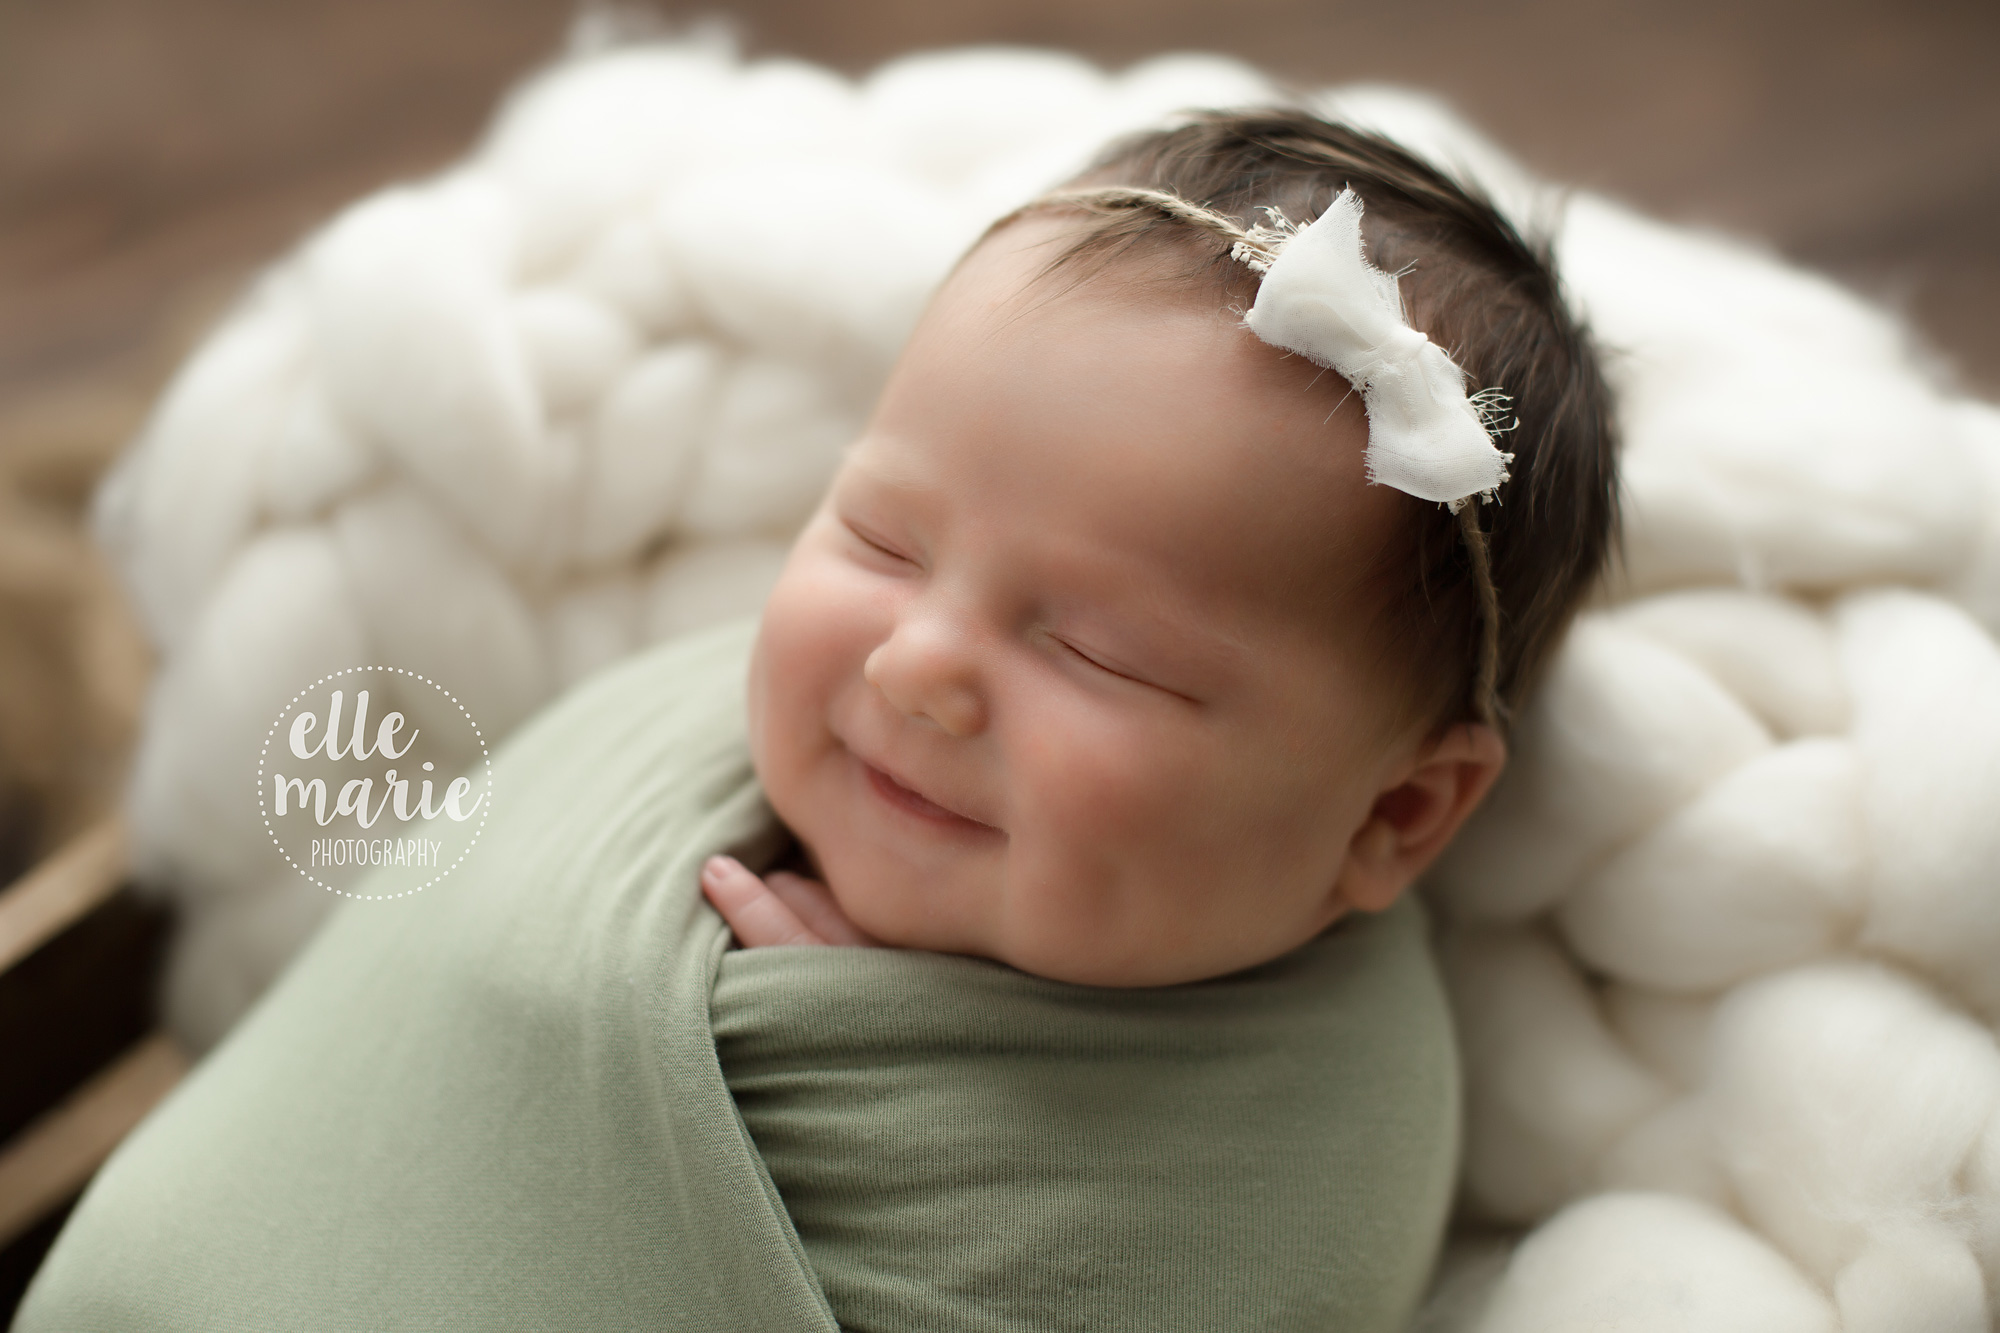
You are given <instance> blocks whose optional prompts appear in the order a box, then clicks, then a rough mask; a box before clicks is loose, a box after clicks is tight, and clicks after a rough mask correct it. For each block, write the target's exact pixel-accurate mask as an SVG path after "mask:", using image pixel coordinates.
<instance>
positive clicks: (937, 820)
mask: <svg viewBox="0 0 2000 1333" xmlns="http://www.w3.org/2000/svg"><path fill="white" fill-rule="evenodd" d="M855 758H856V760H857V761H858V762H859V763H860V765H861V767H862V769H863V770H864V771H865V772H866V773H867V775H868V785H869V786H871V787H873V788H874V789H875V794H876V795H878V796H880V797H881V798H882V799H883V800H885V801H887V802H888V803H889V804H891V805H893V806H895V807H897V808H898V809H900V810H903V811H906V812H908V813H909V814H912V815H915V816H917V817H918V818H919V819H924V820H928V821H930V822H931V823H934V824H939V825H943V826H944V827H947V828H959V829H963V830H966V831H971V830H975V829H976V830H978V831H980V832H984V833H996V832H998V831H999V830H997V829H995V828H994V827H993V826H992V825H991V824H982V823H980V822H979V821H978V820H976V819H972V818H969V817H968V816H965V815H961V814H959V813H958V812H957V811H956V810H948V809H946V808H945V807H944V806H941V805H939V804H938V803H937V802H936V801H933V800H931V799H930V798H929V797H927V796H925V795H923V794H922V793H921V792H915V791H912V790H910V789H909V788H908V787H905V786H904V785H903V784H902V783H900V782H898V781H896V779H894V778H892V777H890V776H889V775H888V774H887V773H885V772H883V771H882V770H881V769H879V768H877V767H875V765H873V764H871V763H869V762H868V761H867V760H866V759H862V758H861V757H860V756H859V755H856V756H855Z"/></svg>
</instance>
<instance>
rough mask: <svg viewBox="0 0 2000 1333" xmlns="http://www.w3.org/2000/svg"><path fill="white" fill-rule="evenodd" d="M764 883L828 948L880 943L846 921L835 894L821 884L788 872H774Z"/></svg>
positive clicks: (845, 915) (765, 878) (766, 877)
mask: <svg viewBox="0 0 2000 1333" xmlns="http://www.w3.org/2000/svg"><path fill="white" fill-rule="evenodd" d="M764 883H766V884H767V885H769V886H770V889H771V892H773V893H775V894H777V895H778V897H779V898H780V899H781V900H783V902H784V904H785V906H787V907H789V908H791V909H792V913H793V914H794V915H795V916H797V917H798V919H799V920H801V921H803V922H805V924H806V928H807V929H808V930H810V931H812V932H813V934H815V935H817V936H819V937H820V938H821V939H823V940H825V941H826V942H827V943H828V944H852V945H872V944H876V943H878V941H877V940H876V939H875V937H874V936H873V935H870V934H868V933H867V932H865V931H863V930H862V929H861V927H859V926H857V925H855V924H854V923H853V922H852V921H849V920H848V919H847V914H846V913H845V912H843V911H841V910H840V904H839V903H838V902H836V901H835V900H834V897H833V890H832V889H829V888H827V887H826V885H824V884H822V883H820V882H819V881H818V880H816V879H807V878H806V877H805V876H804V875H794V874H792V873H791V872H790V871H789V870H775V871H773V872H771V873H770V874H768V875H766V876H765V877H764Z"/></svg>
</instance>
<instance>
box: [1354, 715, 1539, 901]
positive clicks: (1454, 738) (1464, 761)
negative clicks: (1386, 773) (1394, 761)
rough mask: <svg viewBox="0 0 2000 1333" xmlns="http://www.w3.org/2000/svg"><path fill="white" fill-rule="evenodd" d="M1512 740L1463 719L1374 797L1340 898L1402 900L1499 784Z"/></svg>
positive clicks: (1432, 743) (1360, 831)
mask: <svg viewBox="0 0 2000 1333" xmlns="http://www.w3.org/2000/svg"><path fill="white" fill-rule="evenodd" d="M1506 764H1507V742H1506V741H1504V740H1502V739H1501V737H1500V733H1499V732H1498V731H1495V730H1494V729H1493V728H1492V727H1489V726H1487V725H1486V724H1485V723H1483V722H1461V723H1458V724H1457V725H1455V726H1453V727H1452V728H1451V729H1450V730H1448V731H1446V732H1445V733H1444V734H1443V735H1442V736H1440V737H1439V738H1438V739H1437V740H1435V741H1433V742H1431V743H1430V744H1429V745H1428V747H1427V748H1426V749H1424V750H1423V751H1421V752H1420V753H1419V754H1418V756H1417V759H1416V761H1415V764H1414V766H1413V767H1412V768H1411V769H1409V770H1408V771H1406V772H1405V773H1404V774H1403V776H1402V777H1401V779H1400V780H1399V781H1397V782H1396V783H1395V784H1394V785H1393V786H1390V787H1387V788H1385V789H1384V790H1383V791H1382V792H1381V793H1380V794H1379V795H1378V796H1376V798H1375V804H1374V806H1373V807H1372V808H1371V809H1370V810H1369V812H1368V818H1367V819H1366V820H1364V821H1363V822H1362V825H1361V827H1360V828H1359V829H1357V830H1356V831H1355V834H1354V840H1353V841H1352V842H1350V843H1349V844H1348V847H1347V861H1346V863H1345V864H1344V865H1343V866H1342V868H1341V873H1340V882H1339V884H1338V886H1337V888H1336V894H1337V896H1338V897H1339V898H1340V900H1341V901H1342V902H1343V903H1345V904H1346V905H1347V906H1348V907H1351V908H1354V909H1356V910H1358V911H1363V912H1379V911H1381V910H1383V909H1384V908H1386V907H1388V906H1389V905H1390V904H1391V903H1393V902H1395V901H1396V899H1397V897H1398V896H1400V895H1401V894H1402V892H1403V890H1405V889H1407V888H1409V887H1410V885H1411V884H1412V883H1414V882H1415V880H1416V878H1417V876H1418V875H1421V874H1422V873H1423V872H1424V868H1425V867H1426V866H1428V865H1430V863H1431V862H1432V861H1434V860H1436V859H1437V855H1438V853H1439V852H1442V851H1443V850H1444V848H1445V844H1446V843H1448V842H1450V841H1451V838H1452V835H1453V834H1454V833H1457V832H1458V827H1459V825H1461V824H1463V823H1464V822H1465V820H1466V817H1467V816H1469V815H1470V814H1471V813H1472V812H1473V810H1474V809H1476V808H1477V807H1478V805H1479V802H1480V800H1481V799H1482V798H1484V797H1485V795H1486V793H1487V790H1488V789H1489V788H1491V787H1492V786H1493V781H1494V779H1495V778H1497V777H1499V776H1500V770H1501V769H1502V768H1504V767H1505V766H1506Z"/></svg>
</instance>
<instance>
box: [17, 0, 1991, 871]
mask: <svg viewBox="0 0 2000 1333" xmlns="http://www.w3.org/2000/svg"><path fill="white" fill-rule="evenodd" d="M573 12H574V6H573V5H572V3H571V0H0V882H4V880H5V879H7V878H10V877H11V872H12V871H13V870H16V869H18V868H19V867H20V866H21V865H22V864H24V863H25V862H26V861H27V860H28V859H31V858H33V857H35V856H38V855H40V854H42V853H43V852H45V851H46V850H47V848H48V847H50V846H52V845H53V844H54V843H55V842H56V841H57V840H58V839H60V838H61V837H63V836H65V835H67V834H69V833H72V832H74V831H75V830H76V829H77V828H80V827H82V826H83V825H84V823H85V822H87V820H88V819H89V817H90V816H91V815H92V814H94V813H95V812H96V811H97V810H99V809H101V808H102V807H103V805H104V803H105V802H106V800H108V799H109V794H110V793H111V792H112V791H113V790H114V789H115V782H116V776H117V771H118V766H119V764H120V762H121V760H122V756H123V754H124V752H125V748H126V745H127V741H128V738H129V735H130V731H131V727H132V725H133V723H134V718H135V717H136V710H137V706H138V700H139V695H140V691H141V689H142V687H143V681H144V678H145V673H146V670H147V662H146V657H145V653H144V649H143V647H142V646H141V645H140V643H139V641H138V639H137V637H136V636H135V635H134V634H133V633H132V631H131V627H130V623H129V620H128V619H126V618H125V617H124V615H123V612H122V610H121V609H120V607H119V605H118V602H117V599H116V594H115V593H114V592H113V591H112V589H111V587H110V585H109V583H108V582H107V581H106V580H105V578H104V577H103V573H102V569H101V566H99V565H98V564H97V563H96V562H95V560H94V559H93V557H92V556H91V554H90V552H89V550H88V548H87V545H86V544H85V542H84V541H83V539H82V538H81V536H80V529H79V520H80V516H81V514H82V512H83V506H84V503H85V500H86V497H87V495H88V492H89V489H90V486H91V484H92V482H93V480H94V478H95V477H96V476H97V474H98V472H99V471H100V469H101V468H102V466H103V464H104V462H105V461H106V460H107V459H108V458H109V457H110V456H111V454H112V453H113V452H114V451H115V450H116V448H117V446H118V445H119V444H120V443H121V442H122V441H123V440H124V439H125V438H126V437H127V436H128V435H129V433H130V432H131V431H132V430H133V428H134V427H135V426H136V425H137V423H138V421H139V420H140V418H141V416H142V414H143V412H144V409H145V406H146V404H147V402H148V401H149V399H150V397H151V396H152V395H153V394H154V393H155V392H156V391H157V388H158V386H159V384H160V383H161V381H162V380H163V378H164V377H165V375H166V373H167V372H168V371H169V370H170V368H171V366H172V363H173V360H174V358H175V357H176V356H177V355H178V354H179V353H180V351H181V350H182V349H184V347H185V346H186V345H187V343H188V342H189V341H190V340H191V339H192V338H193V337H194V336H196V334H197V333H198V331H199V329H200V328H201V327H202V324H203V321H204V320H205V319H207V318H208V317H209V316H210V315H211V314H212V313H213V311H214V310H215V309H216V308H217V306H218V305H219V304H220V303H221V302H222V301H224V300H226V299H227V297H228V296H229V295H230V294H231V293H232V292H233V291H234V290H235V289H236V286H237V285H238V284H239V283H240V282H241V281H242V279H243V277H244V276H245V275H246V274H247V273H249V272H250V271H252V270H253V269H254V268H255V267H256V266H257V265H258V264H260V263H261V262H263V261H265V260H266V259H268V258H270V257H271V256H273V255H274V254H276V253H277V252H279V251H280V250H282V249H283V248H284V247H285V246H287V245H288V244H289V243H290V242H291V241H292V240H294V239H295V238H296V237H297V236H298V235H299V234H300V232H301V231H302V230H303V229H305V228H306V227H308V226H309V225H310V224H312V223H313V222H315V221H316V220H318V219H320V218H322V217H324V216H325V215H326V214H327V213H328V212H330V211H331V210H332V209H334V208H336V207H338V206H339V205H340V204H341V203H343V202H344V201H346V200H348V199H350V198H352V197H353V196H355V195H357V194H359V193H361V192H363V191H366V190H368V189H371V188H373V187H375V186H377V185H380V184H382V183H384V182H386V181H389V180H392V179H395V178H397V177H400V176H406V175H410V174H413V173H418V172H422V171H424V170H426V169H429V168H431V167H433V166H436V165H438V164H441V163H443V162H445V161H447V160H448V159H450V158H451V157H453V156H454V155H456V154H458V153H459V152H461V151H462V150H463V149H464V148H465V147H466V146H467V145H468V144H469V143H470V141H471V139H472V138H473V136H474V135H475V134H476V132H477V131H478V129H479V127H480V125H481V124H482V122H483V121H484V119H485V118H486V116H487V115H488V113H489V111H490V110H491V108H492V106H493V103H494V100H495V98H496V96H497V95H498V94H499V93H500V92H501V90H502V89H504V88H505V87H506V86H507V84H508V83H509V82H510V81H512V80H513V79H515V78H517V77H518V76H519V75H520V74H521V73H522V72H523V71H524V70H526V69H528V68H529V67H530V66H532V65H534V64H535V63H537V62H538V61H540V60H542V59H544V58H546V57H547V56H548V55H549V54H550V53H551V52H552V51H554V50H555V49H556V48H557V47H558V46H559V44H560V43H561V41H562V37H563V33H564V30H565V28H566V26H567V25H568V23H569V22H570V19H571V16H572V14H573ZM664 12H665V13H666V15H667V17H668V18H670V19H672V20H677V21H678V20H687V19H693V18H696V17H700V16H701V15H703V14H717V13H719V14H720V15H721V17H722V18H723V20H724V21H725V22H728V23H729V24H731V25H733V26H734V27H735V29H736V30H737V32H738V33H739V34H740V36H741V38H742V40H743V42H744V44H745V45H746V47H747V48H748V49H749V50H751V51H753V52H760V53H761V52H783V53H789V54H796V55H800V56H804V57H807V58H810V59H813V60H818V61H822V62H827V63H830V64H833V65H836V66H839V67H841V68H844V69H847V70H851V71H860V70H863V69H866V68H867V67H869V66H871V65H873V64H874V63H876V62H878V61H880V60H882V59H883V58H885V57H888V56H891V55H894V54H897V53H900V52H904V51H908V50H913V49H920V48H924V47H931V46H939V45H948V44H956V43H964V42H991V41H999V42H1012V43H1026V44H1046V45H1054V46H1062V47H1068V48H1072V49H1075V50H1079V51H1082V52H1084V53H1085V54H1088V55H1091V56H1093V57H1096V58H1099V59H1101V60H1105V61H1108V62H1112V63H1119V62H1124V61H1128V60H1131V59H1134V58H1137V57H1140V56H1144V55H1147V54H1151V53H1154V52H1158V51H1162V50H1173V49H1189V48H1207V49H1216V50H1223V51H1228V52H1232V53H1235V54H1238V55H1241V56H1244V57H1246V58H1248V59H1250V60H1253V61H1256V62H1258V63H1260V64H1263V65H1264V66H1266V67H1268V68H1270V69H1272V70H1275V71H1277V72H1279V73H1281V74H1283V75H1287V76H1290V77H1292V78H1294V79H1297V80H1299V81H1302V82H1309V83H1325V82H1334V81H1342V80H1353V79H1384V80H1396V81H1402V82H1408V83H1413V84H1418V85H1422V86H1425V87H1428V88H1431V89H1434V90H1437V91H1439V92H1442V93H1443V94H1445V95H1446V96H1447V97H1449V98H1450V99H1452V100H1453V101H1455V102H1456V103H1457V104H1458V105H1459V106H1460V107H1461V109H1463V110H1464V111H1465V112H1467V113H1468V114H1469V115H1471V116H1472V117H1473V118H1474V119H1475V120H1477V121H1478V122H1480V123H1481V124H1483V125H1484V126H1486V127H1487V128H1488V129H1489V130H1490V131H1491V132H1492V133H1493V134H1494V135H1495V136H1496V137H1498V138H1499V139H1500V140H1501V141H1502V142H1503V143H1505V144H1507V145H1508V146H1510V147H1511V148H1513V149H1514V150H1515V151H1516V152H1518V153H1519V154H1521V155H1522V156H1523V157H1525V158H1526V159H1527V161H1528V162H1529V163H1530V164H1531V165H1533V166H1534V167H1537V168H1539V169H1540V170H1542V171H1543V172H1545V173H1547V174H1548V175H1550V176H1552V177H1555V178H1558V179H1562V180H1568V181H1574V182H1579V183H1583V184H1587V185H1591V186H1596V187H1600V188H1603V189H1607V190H1609V191H1611V192H1613V193H1615V194H1618V195H1621V196H1623V197H1625V198H1627V199H1629V200H1631V201H1633V202H1635V203H1638V204H1640V205H1642V206H1644V207H1646V208H1648V209H1650V210H1652V211H1654V212H1657V213H1659V214H1662V215H1664V216H1666V217H1669V218H1673V219H1678V220H1687V221H1696V222H1703V223H1709V224H1714V225H1717V226H1720V227H1723V228H1726V229H1729V230H1731V231H1735V232H1739V233H1744V234H1748V235H1752V236H1758V237H1763V238H1767V239H1768V240H1769V241H1770V242H1771V243H1772V244H1773V245H1775V246H1776V247H1777V248H1778V249H1779V250H1781V251H1783V252H1784V253H1786V254H1788V255H1791V256H1794V257H1797V258H1799V259H1801V260H1804V261H1806V262H1809V263H1812V264H1815V265H1820V266H1823V267H1826V268H1828V269H1831V270H1832V271H1834V272H1835V273H1838V274H1840V275H1842V276H1845V277H1847V278H1849V279H1851V280H1853V281H1855V282H1857V283H1859V284H1860V285H1861V286H1862V287H1863V288H1864V289H1866V290H1868V291H1870V292H1872V293H1874V294H1876V295H1878V296H1880V297H1882V298H1884V299H1886V300H1888V301H1890V302H1891V303H1893V304H1895V305H1897V306H1898V307H1900V308H1903V309H1905V310H1907V311H1908V312H1909V313H1910V314H1911V316H1912V317H1913V319H1914V320H1915V321H1916V323H1917V325H1918V327H1919V328H1920V329H1921V330H1922V331H1923V332H1924V333H1925V334H1926V335H1927V336H1928V338H1929V339H1930V340H1931V341H1932V343H1933V344H1934V345H1935V346H1936V347H1937V348H1938V349H1939V351H1940V352H1941V353H1942V354H1943V355H1944V357H1945V358H1947V359H1948V360H1949V361H1950V362H1951V363H1952V364H1954V365H1955V366H1956V367H1958V369H1959V372H1960V373H1961V375H1962V377H1963V378H1964V380H1965V381H1966V382H1967V383H1968V384H1970V385H1973V386H1976V387H1979V388H1982V389H1984V390H1987V391H1992V390H1993V389H1995V388H1996V387H2000V320H1996V319H1995V318H1994V317H1993V316H1992V314H1991V312H1992V311H1993V310H1994V309H1995V308H1996V306H2000V239H1997V238H1996V235H1997V234H1996V228H1995V225H1994V222H1993V219H1994V218H1995V217H1996V215H2000V77H1996V76H1995V70H1994V63H1995V61H1994V56H1995V53H1996V52H2000V6H1997V5H1995V4H1993V3H1992V2H1991V0H1939V2H1936V3H1928V4H1925V3H1903V4H1889V3H1881V2H1880V0H1767V2H1765V3H1758V2H1757V0H1680V2H1679V3H1654V4H1645V3H1621V2H1620V0H1404V2H1403V3H1390V4H1384V3H1374V4H1362V3H1356V2H1354V0H1234V2H1233V3H1228V4H1223V3H1217V2H1216V0H1207V2H1206V3H1204V2H1202V0H850V2H849V3H846V4H841V5H831V4H825V3H815V2H814V0H734V2H733V3H729V4H727V5H724V4H711V5H709V6H708V7H707V8H705V9H688V8H680V7H675V6H669V7H667V8H666V9H665V11H664Z"/></svg>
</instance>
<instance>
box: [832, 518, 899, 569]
mask: <svg viewBox="0 0 2000 1333" xmlns="http://www.w3.org/2000/svg"><path fill="white" fill-rule="evenodd" d="M843 523H845V526H846V528H847V530H848V531H849V532H850V533H852V534H854V539H855V540H856V541H858V542H860V543H861V544H862V545H863V546H866V547H868V548H869V549H871V550H873V551H876V552H878V553H880V554H882V555H886V556H888V557H889V558H890V559H891V560H901V561H903V562H904V563H905V564H908V563H912V562H911V560H910V557H908V556H906V555H904V554H903V553H902V552H901V551H898V550H897V549H895V548H894V547H893V546H885V545H883V544H882V543H881V542H879V541H877V540H876V539H875V538H873V537H871V536H869V535H868V534H867V533H866V532H864V531H862V530H861V529H860V528H857V527H855V526H854V524H853V523H849V522H846V521H845V520H843Z"/></svg>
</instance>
